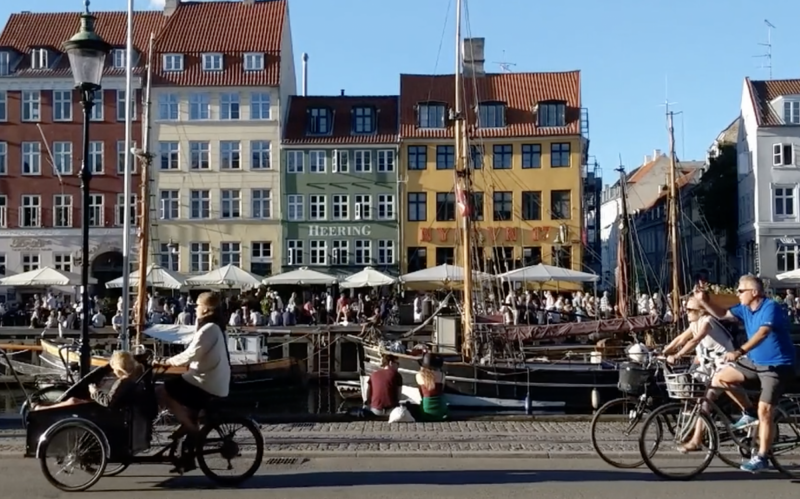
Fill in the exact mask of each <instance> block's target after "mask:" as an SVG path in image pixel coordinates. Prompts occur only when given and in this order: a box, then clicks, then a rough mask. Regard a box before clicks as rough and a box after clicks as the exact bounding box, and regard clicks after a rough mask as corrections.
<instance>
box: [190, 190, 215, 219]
mask: <svg viewBox="0 0 800 499" xmlns="http://www.w3.org/2000/svg"><path fill="white" fill-rule="evenodd" d="M189 200H190V207H191V210H190V217H189V218H193V219H204V218H211V191H207V190H192V191H190V194H189Z"/></svg>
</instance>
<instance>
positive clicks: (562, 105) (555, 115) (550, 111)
mask: <svg viewBox="0 0 800 499" xmlns="http://www.w3.org/2000/svg"><path fill="white" fill-rule="evenodd" d="M536 107H537V109H536V115H537V116H536V126H540V127H548V126H566V125H567V103H566V102H564V101H547V102H540V103H539V104H537V106H536Z"/></svg>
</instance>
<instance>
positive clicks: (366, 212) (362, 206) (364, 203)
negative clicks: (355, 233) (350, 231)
mask: <svg viewBox="0 0 800 499" xmlns="http://www.w3.org/2000/svg"><path fill="white" fill-rule="evenodd" d="M354 208H355V210H356V211H355V219H356V220H361V219H362V218H363V219H365V220H371V219H372V196H370V195H369V194H356V196H355V203H354Z"/></svg>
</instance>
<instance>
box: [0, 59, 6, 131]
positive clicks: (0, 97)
mask: <svg viewBox="0 0 800 499" xmlns="http://www.w3.org/2000/svg"><path fill="white" fill-rule="evenodd" d="M2 54H3V52H0V59H2ZM0 64H2V62H0ZM0 76H2V73H0ZM6 120H8V94H7V93H6V91H5V90H0V121H6Z"/></svg>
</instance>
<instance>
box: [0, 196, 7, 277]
mask: <svg viewBox="0 0 800 499" xmlns="http://www.w3.org/2000/svg"><path fill="white" fill-rule="evenodd" d="M0 227H2V228H4V229H5V228H8V197H7V196H2V195H0ZM0 273H2V272H0Z"/></svg>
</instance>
